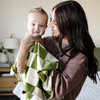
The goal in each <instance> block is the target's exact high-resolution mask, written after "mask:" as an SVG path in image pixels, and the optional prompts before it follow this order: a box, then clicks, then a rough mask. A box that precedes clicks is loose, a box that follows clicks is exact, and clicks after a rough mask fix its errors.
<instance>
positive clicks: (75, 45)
mask: <svg viewBox="0 0 100 100" xmlns="http://www.w3.org/2000/svg"><path fill="white" fill-rule="evenodd" d="M49 27H50V28H52V33H53V37H46V38H44V43H45V46H46V49H47V50H48V51H49V52H50V53H51V54H52V55H54V56H55V57H56V58H57V59H59V61H60V62H61V65H62V69H63V70H62V72H59V71H55V72H54V81H53V84H54V97H56V98H61V97H64V100H75V98H76V97H77V96H78V94H79V93H80V90H81V88H82V86H83V84H84V82H85V80H86V77H87V76H89V77H90V78H91V79H92V80H93V81H94V82H97V81H96V74H97V68H98V61H97V59H96V58H95V57H94V48H95V45H94V43H93V41H92V38H91V36H90V34H89V31H88V23H87V19H86V16H85V12H84V10H83V8H82V7H81V5H80V4H79V3H78V2H76V1H72V0H71V1H65V2H61V3H59V4H57V5H56V6H54V7H53V9H52V14H51V18H50V23H49Z"/></svg>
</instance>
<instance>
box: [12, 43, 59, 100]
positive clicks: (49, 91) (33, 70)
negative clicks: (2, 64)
mask: <svg viewBox="0 0 100 100" xmlns="http://www.w3.org/2000/svg"><path fill="white" fill-rule="evenodd" d="M16 64H17V61H16V62H15V63H14V65H13V66H12V67H11V74H12V75H13V76H15V77H16V78H17V79H18V81H20V82H23V83H24V89H23V90H24V91H26V92H27V93H26V94H27V95H26V96H27V97H26V100H49V99H51V98H52V97H53V73H54V71H55V70H59V71H61V64H60V62H59V60H58V59H56V58H55V57H54V56H52V55H51V54H50V53H49V52H48V51H47V50H46V49H45V48H44V47H43V46H42V45H41V44H39V43H38V42H35V45H34V46H33V47H32V48H31V50H30V51H29V55H28V57H27V61H26V70H25V72H24V73H23V74H18V73H17V68H16Z"/></svg>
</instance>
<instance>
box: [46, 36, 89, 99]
mask: <svg viewBox="0 0 100 100" xmlns="http://www.w3.org/2000/svg"><path fill="white" fill-rule="evenodd" d="M44 43H45V47H46V49H47V50H48V51H49V52H50V53H51V54H52V55H54V56H55V57H56V58H57V59H59V61H60V62H61V65H62V69H63V70H62V72H59V71H55V72H54V79H53V80H54V81H53V85H54V97H56V98H61V97H64V100H75V98H76V97H77V96H78V94H79V92H80V90H81V88H82V86H83V84H84V81H85V79H86V77H87V73H88V71H87V70H86V69H85V59H86V56H85V55H83V54H82V53H79V54H78V55H77V56H76V57H74V58H72V59H71V60H70V61H69V62H68V63H67V64H66V62H67V61H68V56H66V55H63V56H62V52H59V51H58V48H57V46H56V43H55V40H54V39H53V37H46V38H44ZM67 47H68V46H66V48H64V50H66V49H67ZM66 54H68V55H70V51H68V52H67V53H66Z"/></svg>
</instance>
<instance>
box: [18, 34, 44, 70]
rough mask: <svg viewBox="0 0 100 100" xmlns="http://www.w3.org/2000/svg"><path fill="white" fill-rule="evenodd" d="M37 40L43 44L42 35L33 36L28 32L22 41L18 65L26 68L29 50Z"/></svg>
mask: <svg viewBox="0 0 100 100" xmlns="http://www.w3.org/2000/svg"><path fill="white" fill-rule="evenodd" d="M36 41H39V42H40V43H41V44H42V45H43V40H42V39H41V37H33V36H31V35H29V33H26V35H25V37H24V39H23V40H22V41H21V45H20V50H19V53H18V57H17V67H21V68H25V61H26V58H27V55H28V51H29V49H30V47H31V46H32V45H34V43H35V42H36Z"/></svg>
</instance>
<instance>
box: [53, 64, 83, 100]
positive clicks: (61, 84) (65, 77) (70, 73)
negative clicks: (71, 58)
mask: <svg viewBox="0 0 100 100" xmlns="http://www.w3.org/2000/svg"><path fill="white" fill-rule="evenodd" d="M84 80H85V69H84V67H83V66H82V65H81V64H78V63H69V64H68V65H66V66H65V69H64V70H63V71H62V72H61V73H60V72H59V71H55V73H54V96H55V97H56V98H60V97H63V96H65V95H66V94H68V93H70V92H71V91H72V90H73V89H74V88H75V87H77V86H78V84H80V86H82V84H83V82H84ZM80 82H82V83H80ZM79 89H80V87H77V92H78V90H79Z"/></svg>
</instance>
